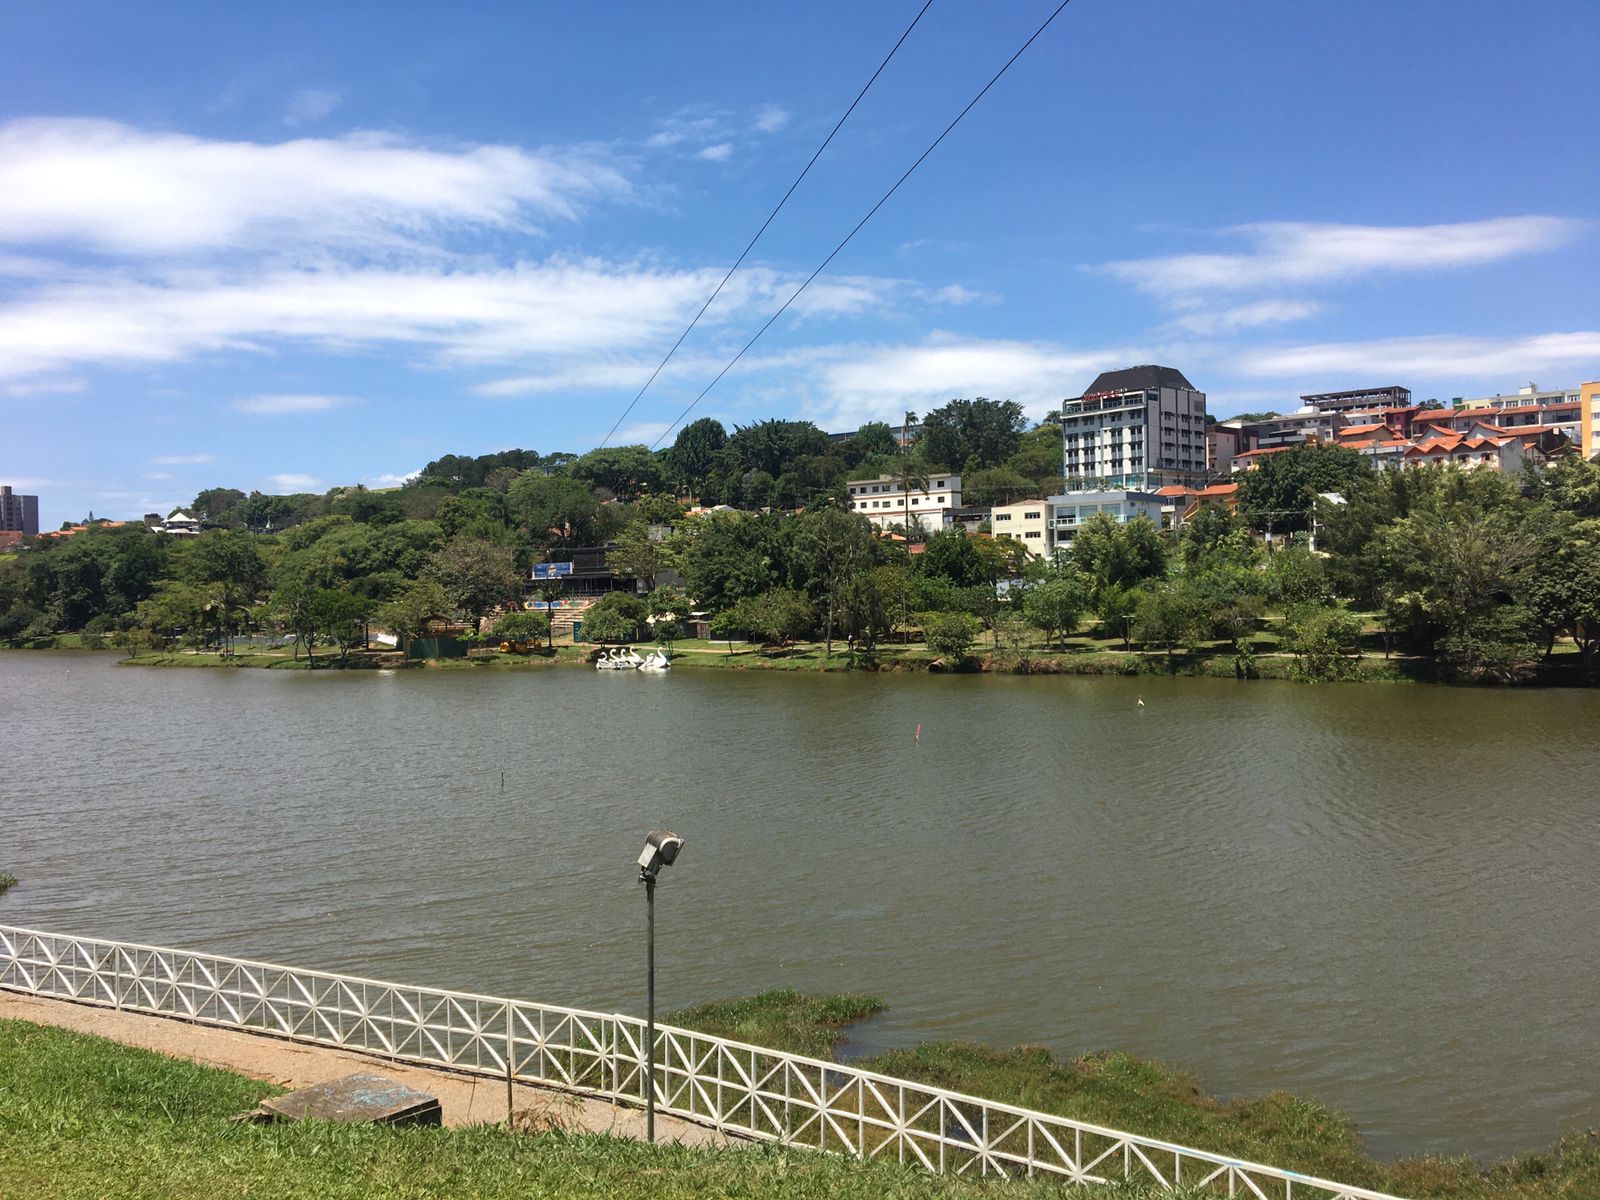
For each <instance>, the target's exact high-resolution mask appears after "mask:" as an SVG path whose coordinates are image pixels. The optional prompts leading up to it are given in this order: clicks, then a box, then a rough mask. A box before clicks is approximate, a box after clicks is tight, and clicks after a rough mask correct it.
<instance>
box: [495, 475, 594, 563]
mask: <svg viewBox="0 0 1600 1200" xmlns="http://www.w3.org/2000/svg"><path fill="white" fill-rule="evenodd" d="M506 501H507V504H508V506H509V507H510V510H511V515H512V517H513V518H514V519H515V520H516V521H517V523H518V524H520V525H521V526H522V527H523V528H524V529H525V530H527V532H528V536H529V537H531V538H532V539H533V540H534V541H535V542H538V543H539V544H540V545H545V546H587V545H593V544H594V541H595V532H596V529H597V527H598V521H599V516H600V502H599V501H598V500H596V499H595V498H594V494H593V493H592V492H590V491H589V489H588V488H587V487H585V486H584V485H583V484H582V483H580V482H579V481H578V480H576V479H571V478H568V477H566V476H564V475H545V474H543V473H542V472H540V471H524V472H523V473H522V474H521V475H518V476H517V478H516V479H515V480H514V481H513V482H512V484H511V487H510V489H509V490H508V491H507V493H506Z"/></svg>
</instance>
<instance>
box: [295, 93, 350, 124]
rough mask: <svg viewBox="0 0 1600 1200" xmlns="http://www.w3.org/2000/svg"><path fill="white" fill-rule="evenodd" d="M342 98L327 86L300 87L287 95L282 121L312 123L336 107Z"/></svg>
mask: <svg viewBox="0 0 1600 1200" xmlns="http://www.w3.org/2000/svg"><path fill="white" fill-rule="evenodd" d="M343 99H344V97H343V96H341V95H340V94H339V93H338V92H335V91H330V90H329V89H327V88H301V89H300V90H299V91H298V92H296V93H295V94H294V95H293V96H290V97H289V106H288V108H287V109H285V110H284V114H283V123H284V124H285V125H290V126H293V125H313V124H315V123H316V122H318V121H320V120H322V118H323V117H325V116H327V115H328V114H329V113H331V112H332V111H333V110H334V109H336V108H338V107H339V102H340V101H341V100H343Z"/></svg>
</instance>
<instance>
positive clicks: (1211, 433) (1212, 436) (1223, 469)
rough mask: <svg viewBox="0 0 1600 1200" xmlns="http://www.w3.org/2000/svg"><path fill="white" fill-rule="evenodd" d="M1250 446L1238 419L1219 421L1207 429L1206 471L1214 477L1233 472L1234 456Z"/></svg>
mask: <svg viewBox="0 0 1600 1200" xmlns="http://www.w3.org/2000/svg"><path fill="white" fill-rule="evenodd" d="M1248 448H1249V442H1248V440H1247V439H1246V438H1245V435H1244V429H1243V427H1242V426H1241V424H1240V422H1238V421H1218V422H1217V423H1216V424H1215V425H1213V426H1211V427H1210V428H1209V429H1207V430H1206V473H1207V474H1208V475H1210V476H1211V477H1212V478H1216V477H1217V476H1218V475H1231V474H1232V473H1233V456H1234V455H1235V454H1238V453H1239V451H1241V450H1245V449H1248Z"/></svg>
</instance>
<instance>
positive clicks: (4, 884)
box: [0, 871, 17, 896]
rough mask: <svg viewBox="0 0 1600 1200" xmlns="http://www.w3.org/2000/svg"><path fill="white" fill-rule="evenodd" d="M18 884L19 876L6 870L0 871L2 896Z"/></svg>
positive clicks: (0, 894)
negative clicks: (9, 873)
mask: <svg viewBox="0 0 1600 1200" xmlns="http://www.w3.org/2000/svg"><path fill="white" fill-rule="evenodd" d="M16 886H17V877H16V876H15V875H8V874H7V873H6V872H4V871H0V896H4V895H5V894H6V893H7V892H9V891H10V890H11V889H12V888H14V887H16Z"/></svg>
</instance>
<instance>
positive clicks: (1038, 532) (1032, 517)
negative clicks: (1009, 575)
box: [989, 500, 1055, 557]
mask: <svg viewBox="0 0 1600 1200" xmlns="http://www.w3.org/2000/svg"><path fill="white" fill-rule="evenodd" d="M989 531H990V532H991V533H993V534H994V536H995V537H997V538H1003V537H1008V538H1011V539H1013V540H1014V541H1018V542H1021V543H1022V545H1023V548H1024V549H1026V550H1027V551H1028V552H1029V553H1030V554H1032V555H1034V556H1035V557H1043V556H1044V555H1046V554H1049V553H1050V551H1052V550H1053V549H1055V539H1054V538H1053V537H1052V536H1051V530H1050V502H1049V501H1048V500H1019V501H1017V502H1016V503H1015V504H996V505H995V506H994V508H993V509H991V510H990V512H989Z"/></svg>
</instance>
